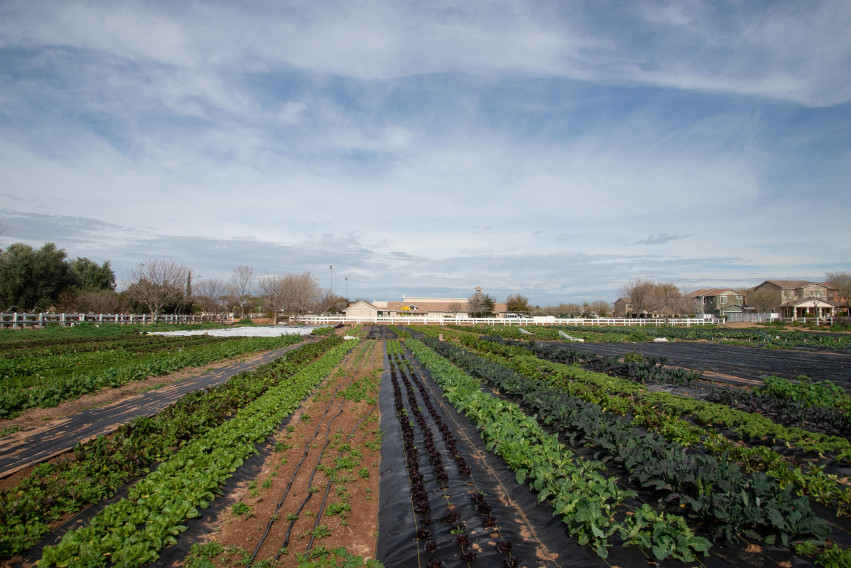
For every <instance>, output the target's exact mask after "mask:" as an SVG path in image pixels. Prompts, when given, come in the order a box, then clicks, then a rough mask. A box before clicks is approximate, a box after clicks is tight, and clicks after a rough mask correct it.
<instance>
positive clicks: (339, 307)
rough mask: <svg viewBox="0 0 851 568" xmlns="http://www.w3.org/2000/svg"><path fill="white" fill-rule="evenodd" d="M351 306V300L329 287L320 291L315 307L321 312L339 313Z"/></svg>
mask: <svg viewBox="0 0 851 568" xmlns="http://www.w3.org/2000/svg"><path fill="white" fill-rule="evenodd" d="M348 306H349V301H348V300H347V299H346V298H344V297H342V296H338V295H337V294H334V293H333V292H331V290H330V289H328V288H323V289H322V290H320V291H319V294H318V296H317V300H316V305H315V307H314V309H315V310H316V312H317V313H320V314H326V313H330V314H339V313H342V312H343V310H345V309H346V308H347V307H348Z"/></svg>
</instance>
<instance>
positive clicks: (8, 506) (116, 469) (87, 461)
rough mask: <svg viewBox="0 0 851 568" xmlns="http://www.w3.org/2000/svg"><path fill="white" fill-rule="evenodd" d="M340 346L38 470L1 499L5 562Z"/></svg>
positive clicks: (194, 399)
mask: <svg viewBox="0 0 851 568" xmlns="http://www.w3.org/2000/svg"><path fill="white" fill-rule="evenodd" d="M341 342H342V340H341V339H340V338H338V337H336V336H335V337H331V338H327V339H324V340H322V341H320V342H318V343H312V344H307V345H304V346H302V347H299V348H298V349H295V350H293V351H290V352H288V353H287V354H286V355H284V356H283V357H281V358H279V359H277V360H275V361H273V362H271V363H268V364H266V365H263V366H262V367H260V368H258V369H257V370H256V371H254V372H252V373H240V374H238V375H235V376H233V377H231V378H230V379H229V380H228V381H227V382H226V383H223V384H221V385H218V386H216V387H213V388H210V389H205V390H202V391H195V392H193V393H189V394H187V395H185V396H183V397H181V399H180V400H178V401H177V402H176V403H175V404H173V405H171V406H170V407H168V408H167V409H165V410H163V411H162V412H160V413H158V414H157V415H155V416H153V417H142V418H137V419H136V420H134V421H133V422H131V423H129V424H125V425H122V426H120V427H119V428H118V429H117V430H115V431H114V432H113V433H112V434H110V435H109V436H100V437H98V438H96V439H94V440H91V441H89V442H86V443H84V444H79V445H77V447H76V448H75V449H74V456H73V459H71V458H68V459H65V458H63V459H60V460H58V461H56V462H53V463H45V464H42V465H39V466H38V467H37V468H35V470H34V471H33V472H32V474H31V475H30V476H29V477H27V478H25V479H23V480H22V481H21V482H20V483H19V484H18V485H17V486H15V487H12V488H9V489H7V490H4V491H3V492H2V493H0V559H8V558H11V557H12V556H14V555H16V554H19V553H21V552H23V551H24V550H26V549H28V548H29V547H31V546H32V545H33V544H35V543H36V542H37V541H38V540H40V539H42V538H43V537H44V536H45V535H46V534H47V533H48V532H49V530H50V528H51V526H52V525H53V524H54V523H56V522H57V521H58V520H59V519H60V517H61V516H62V515H64V514H67V513H74V512H77V511H79V510H80V509H82V508H83V507H86V506H88V505H91V504H94V503H97V502H99V501H101V500H103V499H106V498H109V497H111V496H112V495H114V494H115V492H116V491H117V490H118V488H119V487H120V486H122V485H123V484H125V483H127V482H128V481H129V480H130V479H132V478H133V477H136V476H139V475H143V474H145V473H147V471H148V467H150V466H151V465H152V464H154V463H155V462H157V461H160V460H163V459H166V458H167V457H168V456H169V455H171V453H172V452H173V451H174V449H175V448H179V447H180V446H182V445H184V444H186V443H187V441H189V440H192V439H193V438H195V437H197V436H199V435H202V434H204V433H205V432H207V431H209V430H210V429H212V428H214V427H216V426H218V425H220V424H222V423H223V422H224V421H225V420H227V419H228V418H230V417H231V416H232V415H233V414H234V413H235V412H236V411H237V410H238V409H239V408H242V407H243V406H245V405H246V404H248V403H249V402H251V401H253V400H255V399H256V398H257V397H259V396H260V395H262V394H263V393H264V392H266V391H267V390H268V389H269V388H271V387H273V386H276V385H278V384H280V383H281V382H283V381H285V380H286V379H287V378H289V377H291V376H292V375H294V374H295V373H296V372H298V371H300V370H301V369H302V368H303V367H304V366H305V365H306V364H307V363H309V362H310V361H312V360H314V359H316V358H317V357H319V356H320V355H321V354H322V353H324V352H326V351H327V350H328V349H330V348H332V347H334V346H336V345H339V344H340V343H341Z"/></svg>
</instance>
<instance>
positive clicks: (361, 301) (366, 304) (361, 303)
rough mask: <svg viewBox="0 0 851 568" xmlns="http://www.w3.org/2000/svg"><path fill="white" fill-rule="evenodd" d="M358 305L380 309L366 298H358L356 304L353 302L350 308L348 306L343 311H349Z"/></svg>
mask: <svg viewBox="0 0 851 568" xmlns="http://www.w3.org/2000/svg"><path fill="white" fill-rule="evenodd" d="M358 307H367V308H369V309H372V310H375V311H378V308H376V307H375V306H373V305H372V304H370V303H369V302H366V301H364V300H358V301H357V302H355V303H354V304H351V305H350V306H349V307H348V308H346V309H345V310H343V311H344V312H348V311H349V310H351V309H353V308H358Z"/></svg>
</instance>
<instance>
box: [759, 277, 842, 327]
mask: <svg viewBox="0 0 851 568" xmlns="http://www.w3.org/2000/svg"><path fill="white" fill-rule="evenodd" d="M835 296H836V292H835V290H833V289H832V288H830V287H828V286H826V285H825V284H821V283H819V282H809V281H807V280H766V281H765V282H763V283H762V284H759V285H757V286H754V287H753V288H752V289H751V290H750V292H748V305H750V306H753V307H756V308H758V309H760V310H762V311H764V312H769V311H770V312H773V313H778V314H779V315H780V316H781V317H784V318H804V317H832V316H834V315H836V303H835V302H836V299H835Z"/></svg>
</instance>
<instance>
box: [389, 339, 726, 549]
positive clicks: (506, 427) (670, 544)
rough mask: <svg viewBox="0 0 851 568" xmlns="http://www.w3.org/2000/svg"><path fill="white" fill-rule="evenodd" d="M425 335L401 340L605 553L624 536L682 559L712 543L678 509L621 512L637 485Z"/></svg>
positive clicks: (509, 459)
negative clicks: (623, 482)
mask: <svg viewBox="0 0 851 568" xmlns="http://www.w3.org/2000/svg"><path fill="white" fill-rule="evenodd" d="M426 341H428V343H429V346H428V347H427V346H426V344H424V343H422V342H420V341H417V340H409V341H407V342H406V346H407V347H409V348H410V349H411V351H412V352H413V353H414V355H415V356H416V357H417V359H418V360H419V361H420V362H421V363H422V364H423V365H424V366H425V367H426V368H427V369H428V370H429V372H430V373H431V376H432V378H433V379H434V380H435V382H437V383H438V384H439V385H440V386H441V387H442V388H443V392H444V395H445V396H446V398H447V399H448V400H449V401H450V402H451V403H452V404H453V405H454V406H456V407H457V408H458V409H459V410H460V411H461V412H463V413H464V414H465V415H466V416H468V417H469V418H470V419H471V420H473V421H474V422H475V423H476V424H478V426H479V427H480V429H481V430H482V437H483V438H484V440H485V442H486V444H487V447H488V449H489V450H491V451H494V452H496V453H497V454H498V455H500V456H501V457H502V458H503V459H504V460H505V462H506V464H507V465H508V467H510V468H511V469H512V470H513V471H514V472H515V474H516V477H517V481H518V482H519V483H526V484H527V485H529V486H530V487H531V488H532V489H534V490H535V491H536V492H537V493H538V499H539V501H544V500H545V499H546V500H549V501H550V502H551V503H552V505H553V507H554V514H555V515H558V516H559V517H560V518H561V519H562V521H563V522H564V523H565V525H566V527H567V529H568V531H569V533H570V534H571V535H572V536H574V537H575V538H577V540H578V542H579V543H580V544H583V545H585V544H588V545H590V546H592V547H593V549H594V550H595V551H596V552H597V554H599V555H600V556H602V557H606V556H607V555H608V551H607V547H609V546H611V545H612V542H613V541H614V540H616V539H621V540H622V542H625V543H627V544H634V545H638V546H641V547H642V548H645V549H651V550H652V552H653V554H654V556H655V557H656V558H657V559H660V560H661V559H663V558H667V557H669V556H671V557H673V558H677V559H680V560H684V561H692V560H694V555H695V554H696V553H705V552H706V550H707V549H708V548H709V542H708V541H707V540H706V539H704V538H701V537H697V536H695V535H694V533H693V532H692V531H691V530H690V529H689V528H688V527H687V526H686V524H685V520H684V519H683V518H682V517H680V516H678V515H672V514H665V513H658V512H656V511H654V510H653V509H652V508H650V507H649V506H647V505H646V504H645V505H643V506H642V507H640V508H639V509H637V510H635V511H629V513H630V514H626V513H627V512H628V511H626V507H625V506H624V504H623V502H624V500H625V499H626V498H628V497H632V496H634V493H633V492H630V491H624V490H622V489H620V487H618V484H617V481H616V479H615V478H607V477H606V476H605V474H604V473H603V464H602V463H600V462H590V461H587V460H584V459H582V458H579V457H577V456H575V455H574V454H573V453H572V452H571V451H570V450H569V449H567V448H566V447H565V446H564V445H563V444H561V443H560V442H559V441H558V439H557V438H556V436H555V435H552V434H549V433H547V432H546V431H545V430H544V429H543V428H542V427H541V426H540V425H539V424H538V422H537V421H536V420H535V419H533V418H531V417H529V416H528V415H526V414H525V413H524V412H523V410H522V409H521V408H520V407H519V406H518V405H517V404H515V403H513V402H510V401H507V400H504V399H500V398H498V397H496V396H493V395H490V394H486V393H484V392H483V391H482V390H481V383H480V381H479V380H478V379H476V378H474V377H472V376H470V375H469V374H467V373H465V372H463V371H461V370H460V369H459V368H458V367H455V366H454V365H452V364H451V363H450V362H449V361H447V360H446V359H444V358H443V357H441V356H439V355H437V354H436V353H435V352H434V351H433V350H432V349H434V348H435V345H434V344H435V343H438V342H433V341H431V340H426ZM429 347H430V348H429ZM618 519H623V520H618Z"/></svg>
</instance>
